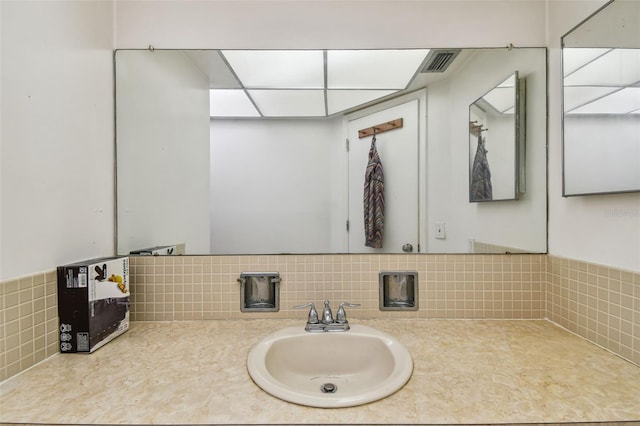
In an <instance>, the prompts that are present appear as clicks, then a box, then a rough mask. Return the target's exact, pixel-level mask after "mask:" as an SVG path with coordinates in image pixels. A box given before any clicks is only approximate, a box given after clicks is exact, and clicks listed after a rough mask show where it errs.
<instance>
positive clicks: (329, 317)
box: [322, 299, 333, 324]
mask: <svg viewBox="0 0 640 426" xmlns="http://www.w3.org/2000/svg"><path fill="white" fill-rule="evenodd" d="M322 323H323V324H331V323H333V312H331V306H329V301H328V300H327V299H325V300H324V309H323V310H322Z"/></svg>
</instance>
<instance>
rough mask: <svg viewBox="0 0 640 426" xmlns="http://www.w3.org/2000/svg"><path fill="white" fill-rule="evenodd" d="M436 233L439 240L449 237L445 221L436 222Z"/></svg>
mask: <svg viewBox="0 0 640 426" xmlns="http://www.w3.org/2000/svg"><path fill="white" fill-rule="evenodd" d="M435 235H436V239H438V240H444V239H445V238H447V231H446V227H445V223H444V222H435Z"/></svg>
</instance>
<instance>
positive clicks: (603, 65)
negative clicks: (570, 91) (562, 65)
mask: <svg viewBox="0 0 640 426" xmlns="http://www.w3.org/2000/svg"><path fill="white" fill-rule="evenodd" d="M638 81H640V49H612V50H610V51H609V52H608V53H606V54H604V55H602V56H600V57H598V58H596V59H594V60H593V61H591V62H589V63H588V64H586V65H585V66H584V67H582V68H580V69H579V70H577V71H576V72H574V73H573V74H571V75H568V76H566V77H565V78H564V85H565V86H589V85H591V86H593V85H598V86H629V85H631V84H634V83H636V82H638Z"/></svg>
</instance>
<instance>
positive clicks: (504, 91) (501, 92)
mask: <svg viewBox="0 0 640 426" xmlns="http://www.w3.org/2000/svg"><path fill="white" fill-rule="evenodd" d="M515 97H516V94H515V89H514V88H513V86H511V87H508V86H498V87H496V88H495V89H493V90H492V91H490V92H489V93H487V94H486V95H484V96H483V97H482V99H484V100H485V101H486V102H487V103H488V104H490V105H491V106H492V107H493V108H494V109H495V110H496V111H498V112H500V113H502V114H504V113H505V112H506V111H508V110H509V109H511V108H513V104H514V102H515Z"/></svg>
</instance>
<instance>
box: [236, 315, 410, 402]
mask: <svg viewBox="0 0 640 426" xmlns="http://www.w3.org/2000/svg"><path fill="white" fill-rule="evenodd" d="M247 369H248V371H249V375H250V376H251V378H252V379H253V381H254V382H255V383H256V384H257V385H258V386H259V387H260V388H262V389H263V390H264V391H265V392H267V393H269V394H271V395H273V396H275V397H278V398H280V399H283V400H285V401H289V402H293V403H296V404H301V405H307V406H311V407H324V408H333V407H336V408H337V407H351V406H354V405H360V404H365V403H368V402H372V401H376V400H378V399H382V398H384V397H386V396H388V395H391V394H392V393H394V392H396V391H397V390H398V389H400V388H401V387H402V386H404V384H405V383H406V382H407V381H408V380H409V378H410V377H411V374H412V372H413V360H412V359H411V355H410V354H409V352H408V351H407V349H406V348H405V347H404V346H403V345H402V344H401V343H400V342H398V341H397V340H396V339H394V338H393V337H392V336H390V335H388V334H386V333H383V332H381V331H378V330H376V329H374V328H371V327H367V326H363V325H359V324H354V325H351V329H350V330H349V331H345V332H325V333H309V332H306V331H305V330H304V327H287V328H283V329H281V330H279V331H277V332H275V333H273V334H270V335H269V336H267V337H265V338H264V339H263V340H262V341H260V342H259V343H258V344H256V345H255V346H254V347H253V348H252V349H251V351H250V352H249V356H248V358H247Z"/></svg>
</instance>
